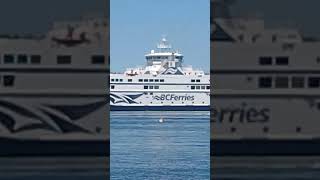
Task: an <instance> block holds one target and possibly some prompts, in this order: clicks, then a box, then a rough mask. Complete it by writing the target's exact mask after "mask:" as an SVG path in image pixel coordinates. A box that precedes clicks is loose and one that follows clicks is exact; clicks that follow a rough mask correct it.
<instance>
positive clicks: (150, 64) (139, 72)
mask: <svg viewBox="0 0 320 180" xmlns="http://www.w3.org/2000/svg"><path fill="white" fill-rule="evenodd" d="M145 58H146V65H145V67H143V68H129V69H127V70H126V71H125V72H124V73H123V74H116V73H111V74H110V93H111V94H110V105H111V110H123V111H129V110H209V105H210V97H209V94H210V93H209V92H210V78H209V75H208V74H205V73H204V72H203V71H201V70H195V69H193V68H192V67H191V66H189V67H185V66H183V60H184V59H183V58H184V56H183V55H182V54H181V53H180V52H177V51H174V50H173V49H172V47H171V45H170V44H169V43H168V41H167V39H166V38H163V39H162V40H161V42H160V43H159V44H158V46H157V51H155V50H151V52H150V53H148V54H146V55H145Z"/></svg>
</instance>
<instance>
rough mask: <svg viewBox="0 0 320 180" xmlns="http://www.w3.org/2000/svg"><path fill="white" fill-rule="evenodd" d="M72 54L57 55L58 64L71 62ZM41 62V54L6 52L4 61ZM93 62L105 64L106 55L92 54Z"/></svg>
mask: <svg viewBox="0 0 320 180" xmlns="http://www.w3.org/2000/svg"><path fill="white" fill-rule="evenodd" d="M71 59H72V56H71V55H57V64H71ZM29 62H30V63H31V64H41V56H40V55H25V54H19V55H16V56H15V55H13V54H4V55H3V63H4V64H14V63H17V64H28V63H29ZM91 63H92V64H105V56H103V55H93V56H91Z"/></svg>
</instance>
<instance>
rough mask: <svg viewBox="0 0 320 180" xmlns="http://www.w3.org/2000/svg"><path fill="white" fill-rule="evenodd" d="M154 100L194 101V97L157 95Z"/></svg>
mask: <svg viewBox="0 0 320 180" xmlns="http://www.w3.org/2000/svg"><path fill="white" fill-rule="evenodd" d="M152 98H153V99H154V100H158V101H165V100H167V101H193V100H194V96H188V95H175V94H161V95H155V96H152Z"/></svg>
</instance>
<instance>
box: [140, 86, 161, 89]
mask: <svg viewBox="0 0 320 180" xmlns="http://www.w3.org/2000/svg"><path fill="white" fill-rule="evenodd" d="M143 89H159V86H143Z"/></svg>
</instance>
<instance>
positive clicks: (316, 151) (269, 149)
mask: <svg viewBox="0 0 320 180" xmlns="http://www.w3.org/2000/svg"><path fill="white" fill-rule="evenodd" d="M210 155H211V156H296V155H303V156H314V155H320V139H308V140H301V139H300V140H299V139H296V140H294V139H293V140H290V139H274V140H272V139H239V140H227V139H225V140H214V139H211V142H210Z"/></svg>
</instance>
